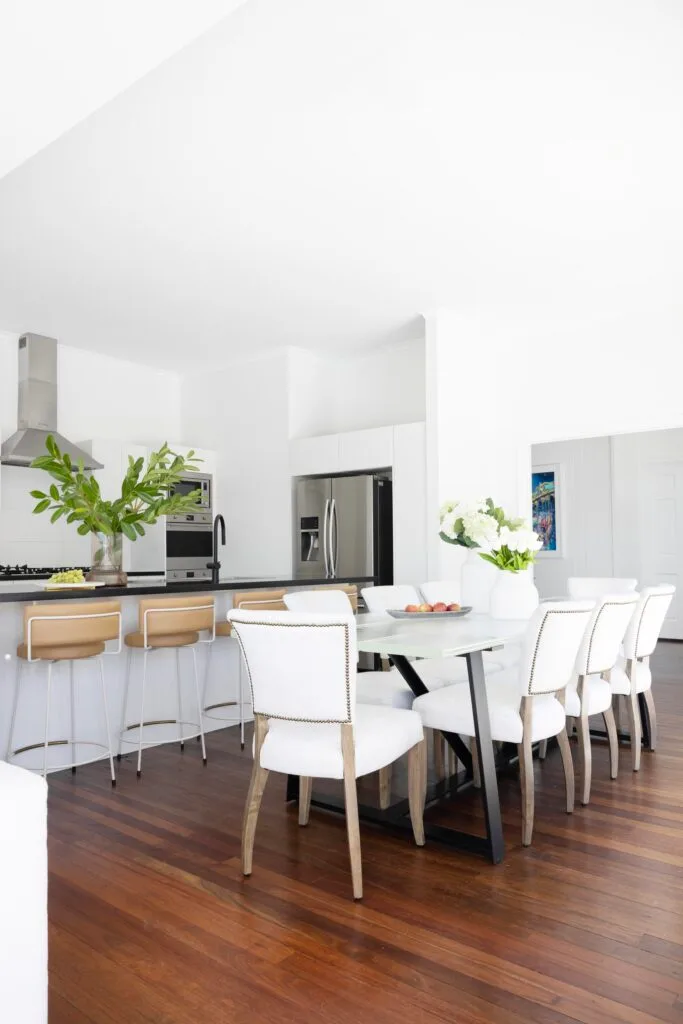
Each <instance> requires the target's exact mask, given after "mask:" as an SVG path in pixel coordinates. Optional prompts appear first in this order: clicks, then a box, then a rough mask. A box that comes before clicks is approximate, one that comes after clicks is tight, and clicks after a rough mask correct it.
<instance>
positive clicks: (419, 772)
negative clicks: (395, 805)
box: [408, 740, 427, 846]
mask: <svg viewBox="0 0 683 1024" xmlns="http://www.w3.org/2000/svg"><path fill="white" fill-rule="evenodd" d="M426 797H427V744H426V743H425V741H424V740H421V741H420V743H417V744H416V745H415V746H414V747H411V749H410V750H409V751H408V805H409V807H410V823H411V825H412V826H413V835H414V836H415V842H416V843H417V845H418V846H424V844H425V827H424V811H425V800H426Z"/></svg>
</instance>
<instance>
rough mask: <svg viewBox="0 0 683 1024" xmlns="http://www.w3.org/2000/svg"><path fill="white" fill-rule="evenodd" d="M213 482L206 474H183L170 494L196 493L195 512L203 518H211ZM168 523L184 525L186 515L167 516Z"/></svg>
mask: <svg viewBox="0 0 683 1024" xmlns="http://www.w3.org/2000/svg"><path fill="white" fill-rule="evenodd" d="M212 490H213V480H212V477H211V475H210V474H208V473H185V474H183V476H182V478H181V479H180V480H178V482H177V483H175V484H174V485H173V486H172V487H171V491H170V493H171V494H191V493H192V491H198V492H199V493H198V494H197V512H198V513H200V514H202V513H203V516H208V517H209V519H210V518H211V512H212V494H211V492H212ZM168 519H169V521H170V522H177V523H186V522H187V521H188V516H187V515H182V516H169V517H168Z"/></svg>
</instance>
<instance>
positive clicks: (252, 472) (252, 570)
mask: <svg viewBox="0 0 683 1024" xmlns="http://www.w3.org/2000/svg"><path fill="white" fill-rule="evenodd" d="M182 434H183V440H186V439H188V438H191V439H192V443H193V444H196V445H197V446H198V447H203V448H212V449H214V450H215V451H216V453H217V476H218V487H219V491H220V508H218V509H216V511H218V512H222V514H223V516H224V518H225V524H226V533H227V536H226V541H227V543H226V547H225V548H223V549H221V551H220V553H219V557H220V560H221V562H222V566H223V568H222V574H224V575H226V576H241V575H248V576H274V577H277V576H283V577H289V576H290V574H291V567H292V497H291V480H290V475H289V396H288V355H287V352H286V351H281V352H276V353H274V354H272V355H270V356H268V357H264V358H257V359H255V360H253V361H251V362H243V363H233V364H231V365H230V366H227V367H224V368H222V369H216V370H215V371H214V372H213V373H211V374H209V373H207V372H206V371H203V372H202V373H200V374H197V375H196V376H194V375H188V376H186V377H184V378H183V382H182Z"/></svg>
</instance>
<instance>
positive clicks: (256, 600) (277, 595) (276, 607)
mask: <svg viewBox="0 0 683 1024" xmlns="http://www.w3.org/2000/svg"><path fill="white" fill-rule="evenodd" d="M284 596H285V589H284V587H282V588H278V589H273V590H238V591H236V592H235V593H234V594H233V598H232V606H233V608H247V609H251V610H252V611H264V612H284V611H285V603H284V601H283V600H282V599H283V597H284Z"/></svg>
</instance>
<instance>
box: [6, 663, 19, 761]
mask: <svg viewBox="0 0 683 1024" xmlns="http://www.w3.org/2000/svg"><path fill="white" fill-rule="evenodd" d="M22 668H23V662H22V660H21V658H18V659H17V671H16V672H15V675H14V693H13V694H12V713H11V717H10V720H9V737H8V739H7V756H6V757H5V760H6V761H11V760H12V756H13V754H14V749H13V747H12V743H13V741H14V723H15V721H16V718H17V707H18V705H19V687H20V686H21V670H22Z"/></svg>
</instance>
